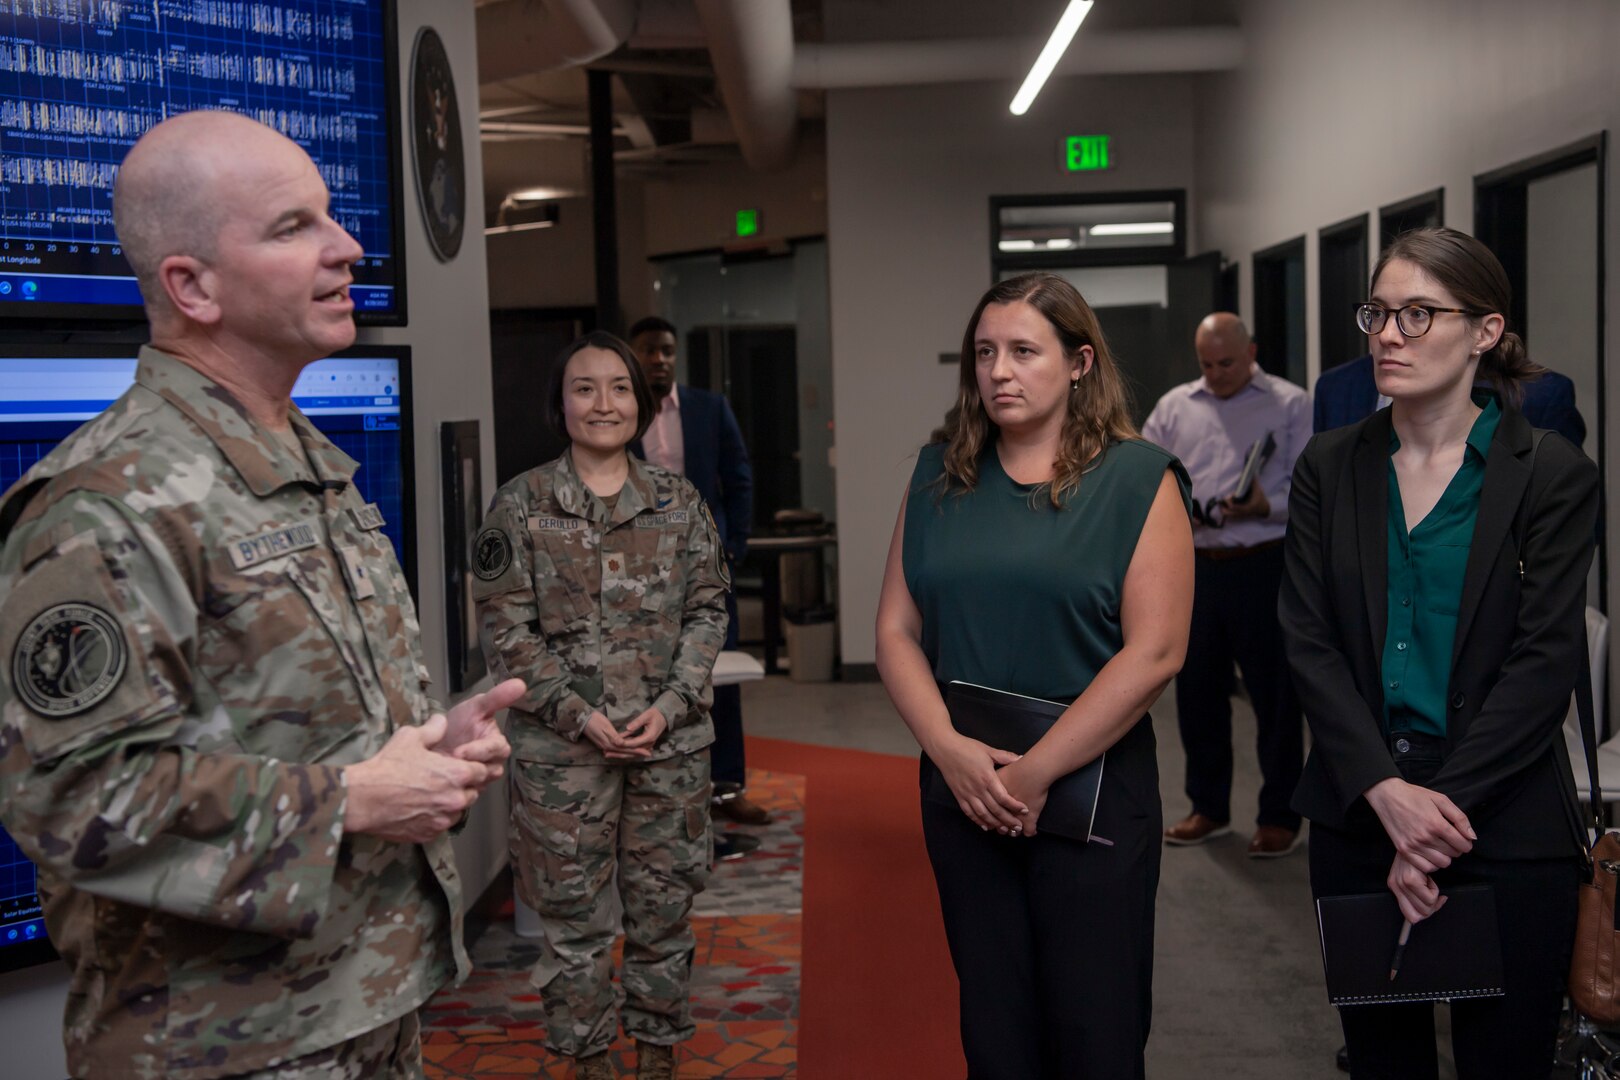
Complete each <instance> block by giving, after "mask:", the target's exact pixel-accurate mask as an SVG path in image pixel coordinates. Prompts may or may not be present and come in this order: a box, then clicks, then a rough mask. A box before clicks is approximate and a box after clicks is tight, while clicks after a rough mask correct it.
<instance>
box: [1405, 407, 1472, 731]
mask: <svg viewBox="0 0 1620 1080" xmlns="http://www.w3.org/2000/svg"><path fill="white" fill-rule="evenodd" d="M1474 400H1475V401H1476V402H1477V403H1478V404H1479V405H1480V406H1481V408H1482V409H1483V410H1484V411H1483V412H1481V413H1480V414H1479V416H1478V418H1476V419H1475V420H1474V426H1473V428H1472V430H1470V431H1469V433H1468V448H1467V449H1466V450H1465V451H1464V452H1463V462H1462V465H1461V466H1460V467H1458V469H1457V472H1456V475H1454V476H1453V477H1452V478H1451V482H1450V483H1449V484H1447V485H1446V490H1445V492H1444V494H1442V495H1441V496H1440V501H1439V502H1438V503H1436V504H1435V506H1434V509H1432V510H1430V511H1429V513H1428V515H1427V516H1426V517H1424V519H1423V520H1422V521H1420V522H1418V523H1417V527H1416V528H1413V529H1411V530H1410V531H1408V530H1407V527H1406V510H1405V507H1404V506H1403V505H1402V503H1401V485H1400V480H1399V479H1398V478H1397V477H1396V475H1395V451H1397V450H1399V449H1400V448H1401V440H1400V439H1399V438H1398V437H1396V435H1395V431H1394V429H1393V428H1392V429H1391V430H1390V433H1389V609H1388V610H1389V625H1388V628H1387V629H1386V630H1385V633H1384V661H1383V675H1384V724H1385V727H1386V728H1387V729H1388V730H1389V731H1391V732H1398V731H1412V732H1417V733H1418V734H1420V735H1435V736H1441V737H1444V735H1445V733H1446V683H1447V681H1448V680H1449V679H1450V676H1451V648H1452V644H1453V641H1454V640H1455V638H1456V636H1457V609H1458V606H1459V604H1460V603H1461V601H1462V585H1463V571H1464V569H1465V568H1466V567H1467V565H1468V549H1469V546H1470V545H1471V544H1472V543H1473V539H1474V521H1475V519H1476V518H1477V517H1478V516H1479V492H1480V488H1481V486H1482V485H1483V484H1484V482H1485V456H1486V453H1487V452H1488V451H1489V450H1490V446H1491V439H1492V438H1493V437H1494V436H1495V435H1496V425H1497V422H1498V421H1500V420H1501V419H1502V407H1501V405H1500V404H1498V402H1497V400H1496V396H1495V395H1494V394H1490V393H1488V392H1484V391H1476V392H1475V395H1474Z"/></svg>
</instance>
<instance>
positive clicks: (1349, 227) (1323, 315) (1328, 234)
mask: <svg viewBox="0 0 1620 1080" xmlns="http://www.w3.org/2000/svg"><path fill="white" fill-rule="evenodd" d="M1371 234H1372V221H1371V218H1370V216H1369V215H1368V214H1367V213H1366V212H1365V211H1363V212H1362V213H1359V214H1357V215H1355V216H1354V217H1348V218H1345V219H1344V220H1343V221H1336V222H1334V223H1333V224H1332V225H1327V226H1324V227H1323V228H1320V229H1318V230H1316V347H1317V360H1318V361H1319V367H1320V371H1327V370H1329V368H1328V366H1327V351H1328V347H1329V345H1330V344H1332V343H1331V342H1329V341H1328V338H1327V326H1328V319H1329V318H1330V317H1332V318H1343V319H1346V320H1348V319H1350V318H1351V316H1352V314H1353V313H1352V312H1349V311H1343V312H1336V313H1332V314H1331V315H1330V313H1329V310H1328V309H1329V306H1330V305H1329V303H1328V296H1327V275H1325V274H1323V273H1322V251H1323V248H1324V247H1326V246H1327V244H1328V243H1329V242H1331V241H1336V240H1339V239H1342V238H1344V237H1346V236H1357V235H1359V237H1360V239H1361V281H1362V283H1363V284H1365V283H1366V281H1367V274H1368V272H1369V270H1370V269H1371V259H1372V251H1371V243H1370V241H1371V238H1372V237H1371ZM1342 362H1344V361H1341V363H1342ZM1334 366H1335V367H1336V366H1337V365H1334ZM1319 374H1320V372H1319Z"/></svg>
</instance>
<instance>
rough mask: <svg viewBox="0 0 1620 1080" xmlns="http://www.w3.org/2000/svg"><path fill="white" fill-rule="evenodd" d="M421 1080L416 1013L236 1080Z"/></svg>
mask: <svg viewBox="0 0 1620 1080" xmlns="http://www.w3.org/2000/svg"><path fill="white" fill-rule="evenodd" d="M316 1076H318V1077H320V1078H321V1080H422V1029H421V1025H420V1024H418V1023H417V1019H416V1013H414V1012H411V1013H406V1014H405V1015H404V1016H402V1017H400V1018H399V1019H398V1020H395V1021H394V1022H393V1023H392V1024H384V1025H383V1026H382V1027H380V1028H376V1029H374V1030H372V1031H368V1032H366V1033H365V1034H364V1035H358V1036H356V1037H355V1038H353V1039H350V1040H349V1041H348V1042H346V1043H343V1044H342V1045H340V1046H333V1047H330V1048H328V1049H326V1050H317V1051H316V1052H315V1053H313V1054H305V1055H304V1056H303V1057H300V1058H294V1059H293V1060H291V1061H287V1062H283V1063H282V1064H280V1065H277V1066H274V1067H273V1068H269V1069H260V1070H258V1071H257V1072H250V1073H244V1074H242V1076H241V1077H240V1078H239V1080H307V1078H309V1077H316Z"/></svg>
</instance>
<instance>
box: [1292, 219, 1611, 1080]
mask: <svg viewBox="0 0 1620 1080" xmlns="http://www.w3.org/2000/svg"><path fill="white" fill-rule="evenodd" d="M1371 292H1372V295H1371V298H1370V299H1369V300H1368V301H1367V302H1366V303H1364V304H1362V305H1360V306H1359V307H1358V308H1357V309H1356V319H1357V322H1358V324H1359V325H1360V327H1361V329H1362V331H1363V332H1365V333H1366V334H1367V335H1368V342H1369V345H1370V346H1371V350H1372V355H1373V365H1374V376H1375V379H1376V381H1377V384H1378V391H1379V393H1381V394H1383V395H1385V396H1387V397H1388V398H1390V399H1391V402H1392V404H1391V405H1390V406H1389V408H1387V409H1383V410H1381V411H1379V412H1377V413H1374V414H1373V415H1372V416H1371V417H1369V418H1368V419H1366V420H1364V421H1362V422H1360V423H1358V424H1354V425H1352V426H1350V427H1346V428H1339V429H1337V430H1335V431H1331V432H1327V433H1325V434H1323V435H1319V436H1317V437H1316V438H1315V439H1314V440H1312V442H1311V443H1310V445H1309V446H1308V447H1307V448H1306V449H1305V452H1304V454H1302V455H1301V457H1300V459H1299V462H1298V464H1297V465H1296V467H1295V471H1294V485H1293V493H1292V496H1291V498H1290V500H1289V507H1288V521H1289V525H1288V537H1287V541H1286V545H1285V553H1284V558H1285V570H1284V578H1283V587H1282V593H1281V599H1280V601H1279V613H1280V616H1281V619H1282V624H1283V632H1284V636H1285V641H1286V644H1287V650H1288V659H1289V663H1290V665H1291V667H1292V669H1293V672H1294V679H1295V682H1296V684H1297V685H1298V687H1299V691H1300V696H1301V699H1302V701H1303V703H1304V706H1305V716H1306V719H1307V721H1308V723H1309V725H1310V729H1311V734H1312V741H1313V746H1312V750H1311V754H1310V757H1309V760H1308V761H1307V762H1306V765H1305V774H1304V778H1303V779H1302V780H1301V782H1300V786H1299V790H1298V792H1297V794H1296V796H1295V800H1294V805H1295V808H1296V809H1297V810H1299V811H1300V812H1301V813H1302V814H1303V815H1304V816H1305V817H1307V818H1309V819H1310V820H1311V822H1312V828H1311V845H1310V862H1311V889H1312V892H1313V893H1314V894H1315V895H1316V896H1317V897H1323V896H1340V895H1347V894H1356V893H1369V892H1376V891H1378V890H1380V889H1384V888H1387V889H1388V890H1389V891H1390V892H1391V893H1393V894H1394V896H1395V899H1396V901H1397V903H1398V905H1399V907H1400V910H1401V913H1402V915H1403V916H1404V917H1405V919H1406V921H1407V922H1409V923H1413V924H1420V923H1421V922H1422V920H1424V919H1427V918H1429V917H1430V916H1432V915H1433V914H1434V913H1435V912H1436V911H1438V910H1440V908H1441V907H1442V906H1443V905H1444V904H1445V903H1446V894H1447V892H1448V891H1449V890H1450V889H1451V888H1453V887H1455V886H1460V885H1467V884H1484V885H1487V886H1489V887H1490V888H1491V889H1492V891H1493V893H1494V899H1495V905H1496V912H1497V919H1498V922H1499V925H1500V926H1501V927H1502V934H1501V935H1500V947H1501V953H1502V964H1503V982H1504V989H1505V991H1506V993H1505V996H1502V997H1494V998H1483V999H1476V1000H1469V1001H1456V1002H1454V1003H1453V1004H1452V1005H1451V1030H1452V1049H1453V1053H1454V1057H1455V1060H1456V1063H1457V1071H1458V1075H1459V1077H1461V1078H1462V1080H1470V1078H1474V1077H1490V1078H1493V1080H1494V1078H1505V1080H1517V1078H1524V1077H1545V1076H1547V1075H1548V1074H1549V1072H1550V1071H1551V1068H1552V1061H1553V1044H1554V1040H1555V1037H1556V1034H1557V1026H1558V1015H1559V1010H1560V1008H1561V1005H1562V999H1563V988H1564V985H1565V981H1566V978H1567V974H1568V969H1569V959H1570V951H1571V948H1572V945H1573V940H1574V929H1575V897H1576V888H1577V885H1578V881H1579V873H1580V867H1581V851H1582V842H1583V839H1584V828H1583V826H1582V825H1581V824H1580V823H1579V819H1578V815H1577V812H1576V807H1575V806H1574V804H1573V787H1572V786H1571V782H1570V764H1569V760H1568V755H1567V753H1566V751H1565V748H1564V740H1563V736H1562V733H1561V730H1560V729H1561V725H1562V723H1563V719H1564V715H1565V713H1566V712H1567V710H1568V708H1569V700H1570V694H1571V692H1572V691H1573V689H1574V687H1575V684H1576V680H1577V679H1578V678H1580V677H1581V674H1580V673H1581V670H1582V655H1583V651H1584V650H1585V648H1586V639H1585V622H1584V605H1585V596H1586V577H1587V570H1588V568H1589V567H1590V565H1591V561H1592V536H1593V528H1594V525H1595V523H1596V520H1597V509H1598V477H1597V468H1596V466H1594V465H1593V464H1592V462H1591V461H1589V460H1587V458H1586V457H1584V456H1583V455H1582V454H1581V452H1580V451H1579V450H1578V449H1577V448H1576V447H1575V446H1573V445H1572V444H1571V443H1569V442H1568V441H1567V440H1565V439H1564V438H1563V437H1562V436H1560V435H1557V434H1551V433H1547V432H1543V431H1538V430H1534V429H1532V428H1531V426H1530V425H1529V423H1527V422H1526V421H1525V419H1524V417H1523V415H1522V414H1521V413H1520V412H1519V409H1518V401H1519V398H1520V388H1521V385H1522V384H1523V383H1524V382H1525V381H1527V380H1529V379H1533V378H1535V377H1536V376H1537V374H1538V373H1539V372H1540V370H1541V369H1540V368H1539V367H1538V366H1536V365H1535V364H1533V363H1531V361H1530V360H1529V358H1528V357H1527V356H1526V354H1525V349H1524V343H1523V342H1522V341H1521V340H1520V339H1519V337H1518V335H1516V334H1514V333H1512V332H1511V331H1510V330H1508V329H1507V325H1506V318H1505V316H1504V315H1503V312H1505V311H1507V310H1508V308H1509V301H1510V295H1509V293H1510V290H1509V285H1508V280H1507V275H1506V274H1505V273H1504V272H1503V270H1502V266H1501V264H1500V263H1499V262H1498V261H1497V260H1496V257H1495V256H1494V255H1492V254H1491V252H1490V251H1489V250H1488V249H1487V248H1486V247H1485V246H1484V245H1483V244H1481V243H1480V242H1479V241H1477V240H1475V239H1474V238H1472V237H1470V236H1467V235H1464V234H1463V233H1460V232H1457V231H1455V230H1453V229H1419V230H1415V231H1413V232H1408V233H1404V234H1402V235H1401V236H1400V237H1398V238H1397V239H1396V240H1395V242H1394V243H1392V244H1391V245H1390V246H1389V247H1388V248H1387V249H1386V250H1385V251H1384V253H1383V256H1382V257H1381V258H1380V259H1379V261H1378V265H1377V268H1376V269H1375V270H1374V271H1373V277H1372V290H1371ZM1416 932H1417V933H1421V929H1419V930H1417V931H1416ZM1482 944H1483V943H1482ZM1391 946H1393V942H1391ZM1340 1019H1341V1022H1342V1023H1343V1025H1344V1033H1345V1043H1346V1046H1347V1047H1348V1050H1349V1059H1350V1070H1351V1075H1352V1076H1354V1077H1379V1078H1384V1077H1401V1078H1405V1077H1425V1078H1432V1077H1434V1076H1435V1075H1436V1069H1437V1066H1436V1046H1435V1029H1434V1010H1433V1006H1432V1005H1430V1004H1429V1003H1427V1002H1425V1003H1418V1004H1395V1005H1387V1004H1377V1005H1359V1006H1346V1007H1343V1008H1341V1009H1340Z"/></svg>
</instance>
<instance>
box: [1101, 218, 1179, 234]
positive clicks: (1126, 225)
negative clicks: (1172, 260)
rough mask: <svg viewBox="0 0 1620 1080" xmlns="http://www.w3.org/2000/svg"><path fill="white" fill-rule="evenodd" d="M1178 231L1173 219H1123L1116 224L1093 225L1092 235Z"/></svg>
mask: <svg viewBox="0 0 1620 1080" xmlns="http://www.w3.org/2000/svg"><path fill="white" fill-rule="evenodd" d="M1175 231H1176V225H1175V222H1173V221H1122V222H1119V223H1118V224H1115V225H1093V226H1092V227H1091V229H1090V232H1091V235H1092V236H1163V235H1164V234H1165V233H1173V232H1175Z"/></svg>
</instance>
